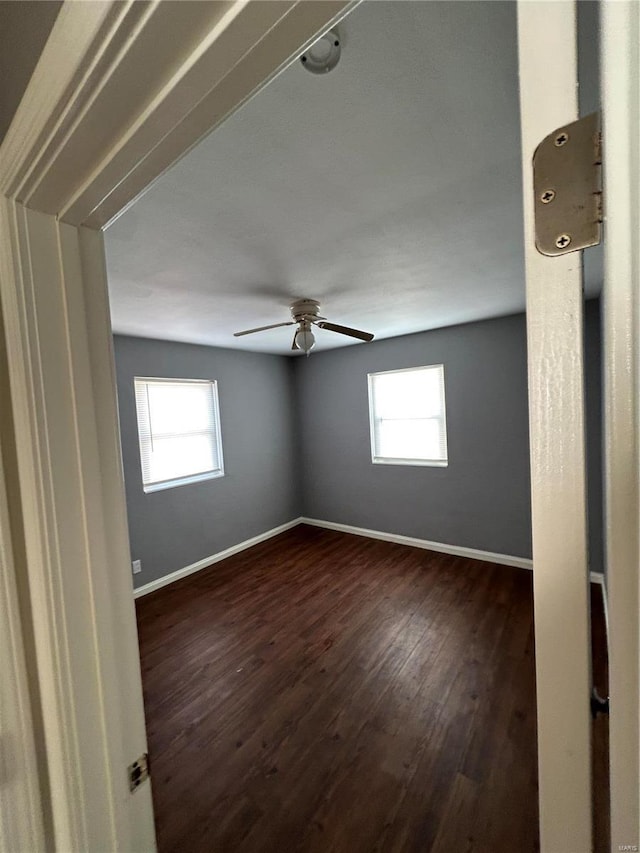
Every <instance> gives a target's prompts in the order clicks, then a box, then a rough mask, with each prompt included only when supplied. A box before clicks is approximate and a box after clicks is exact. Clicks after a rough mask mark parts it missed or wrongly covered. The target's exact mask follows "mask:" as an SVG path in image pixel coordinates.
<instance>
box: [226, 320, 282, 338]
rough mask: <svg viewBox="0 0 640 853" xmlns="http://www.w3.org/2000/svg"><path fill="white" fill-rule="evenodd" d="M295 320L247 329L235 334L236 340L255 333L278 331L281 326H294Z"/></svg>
mask: <svg viewBox="0 0 640 853" xmlns="http://www.w3.org/2000/svg"><path fill="white" fill-rule="evenodd" d="M294 324H295V320H289V321H288V322H287V323H272V324H271V326H258V328H257V329H245V331H244V332H234V333H233V337H234V338H240V337H242V335H252V334H253V333H254V332H264V331H265V330H266V329H278V328H280V326H293V325H294Z"/></svg>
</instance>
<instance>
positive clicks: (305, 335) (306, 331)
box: [234, 299, 374, 356]
mask: <svg viewBox="0 0 640 853" xmlns="http://www.w3.org/2000/svg"><path fill="white" fill-rule="evenodd" d="M289 310H290V311H291V316H292V318H293V319H291V320H287V321H286V322H285V323H272V324H271V325H270V326H258V327H257V328H255V329H245V330H244V331H243V332H235V334H234V337H235V338H239V337H242V336H243V335H252V334H254V332H264V331H265V330H267V329H279V328H281V327H282V326H295V325H297V326H298V328H297V329H296V332H295V334H294V336H293V343H292V344H291V349H292V350H301V351H302V352H304V353H306V355H307V356H308V355H309V353H310V352H311V350H312V349H313V347H314V346H315V343H316V339H315V335H314V334H313V330H312V328H311V326H312V325H313V326H317V327H318V328H319V329H327V330H328V331H329V332H337V333H338V334H339V335H347V336H348V337H350V338H357V339H358V340H360V341H364V342H365V343H368V342H369V341H372V340H373V337H374V336H373V335H372V334H371V332H362V331H360V329H352V328H350V327H349V326H339V325H337V324H336V323H330V322H329V321H328V320H327V318H326V317H322V316H320V303H319V302H318V300H317V299H298V300H296V301H295V302H292V303H291V305H290V306H289Z"/></svg>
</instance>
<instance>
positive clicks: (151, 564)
mask: <svg viewBox="0 0 640 853" xmlns="http://www.w3.org/2000/svg"><path fill="white" fill-rule="evenodd" d="M114 342H115V354H116V370H117V382H118V402H119V407H120V429H121V434H122V456H123V464H124V472H125V485H126V494H127V510H128V516H129V533H130V537H131V557H132V559H140V560H142V572H141V573H140V574H137V575H134V583H135V585H136V586H141V585H143V584H146V583H149V582H150V581H152V580H155V579H156V578H159V577H162V576H163V575H166V574H168V573H169V572H173V571H176V570H177V569H181V568H183V567H184V566H187V565H190V564H191V563H194V562H197V561H198V560H201V559H203V558H205V557H208V556H210V555H212V554H215V553H217V552H218V551H222V550H224V549H225V548H228V547H230V546H231V545H236V544H237V543H238V542H242V541H244V540H246V539H249V538H251V537H252V536H256V535H257V534H259V533H263V532H264V531H265V530H269V529H271V528H273V527H277V526H278V525H280V524H283V523H285V522H287V521H290V520H291V519H293V518H296V517H297V516H298V515H300V500H299V492H298V480H297V473H296V466H295V458H294V454H293V453H292V448H294V447H295V441H296V437H295V433H294V421H295V413H294V398H293V381H292V380H293V376H292V364H291V360H290V359H285V358H282V357H280V356H271V355H259V354H255V353H247V352H238V351H231V350H226V349H216V348H213V347H206V346H194V345H191V344H179V343H171V342H167V341H155V340H143V339H142V338H129V337H121V336H116V337H115V338H114ZM134 376H160V377H173V378H182V379H215V380H217V382H218V393H219V398H220V418H221V425H222V441H223V452H224V465H225V476H224V477H220V478H217V479H214V480H206V481H204V482H201V483H193V484H191V485H184V486H178V487H176V488H173V489H165V490H163V491H159V492H151V493H149V494H145V493H144V492H143V490H142V472H141V469H140V453H139V444H138V428H137V421H136V409H135V397H134V390H133V378H134Z"/></svg>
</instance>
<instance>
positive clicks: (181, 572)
mask: <svg viewBox="0 0 640 853" xmlns="http://www.w3.org/2000/svg"><path fill="white" fill-rule="evenodd" d="M300 521H301V519H299V518H294V519H293V520H292V521H287V523H286V524H281V525H280V526H279V527H274V528H272V529H271V530H266V531H265V532H264V533H260V534H258V536H253V537H252V538H251V539H245V541H244V542H239V543H238V544H237V545H232V546H231V547H230V548H225V549H224V551H218V553H217V554H212V555H211V556H210V557H205V558H204V559H203V560H198V562H197V563H191V565H190V566H185V567H184V568H183V569H178V570H177V571H175V572H171V573H170V574H168V575H164V576H163V577H161V578H157V580H154V581H150V583H146V584H144V585H143V586H139V587H138V588H137V589H134V591H133V597H134V598H140V597H141V596H143V595H148V594H149V593H150V592H155V590H156V589H161V588H162V587H163V586H168V585H169V584H170V583H175V581H179V580H181V579H182V578H186V577H188V576H189V575H192V574H194V573H195V572H199V571H201V570H202V569H206V568H208V567H209V566H211V565H213V564H214V563H219V562H220V561H221V560H226V559H227V557H232V556H233V555H234V554H238V553H239V552H240V551H246V549H247V548H252V547H253V546H254V545H259V544H260V542H265V541H266V540H267V539H271V538H273V537H274V536H277V535H278V534H279V533H284V532H285V530H291V528H292V527H297V526H298V524H300Z"/></svg>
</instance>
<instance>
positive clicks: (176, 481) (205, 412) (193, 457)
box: [134, 377, 224, 492]
mask: <svg viewBox="0 0 640 853" xmlns="http://www.w3.org/2000/svg"><path fill="white" fill-rule="evenodd" d="M134 383H135V392H136V410H137V414H138V435H139V438H140V461H141V463H142V483H143V486H144V490H145V492H152V491H157V490H158V489H166V488H170V487H171V486H178V485H181V484H183V483H193V482H197V481H198V480H206V479H209V478H211V477H220V476H222V474H224V469H223V462H222V441H221V436H220V414H219V408H218V390H217V385H216V383H215V382H208V381H202V380H195V379H193V380H191V379H144V378H139V377H136V378H135V380H134Z"/></svg>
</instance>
